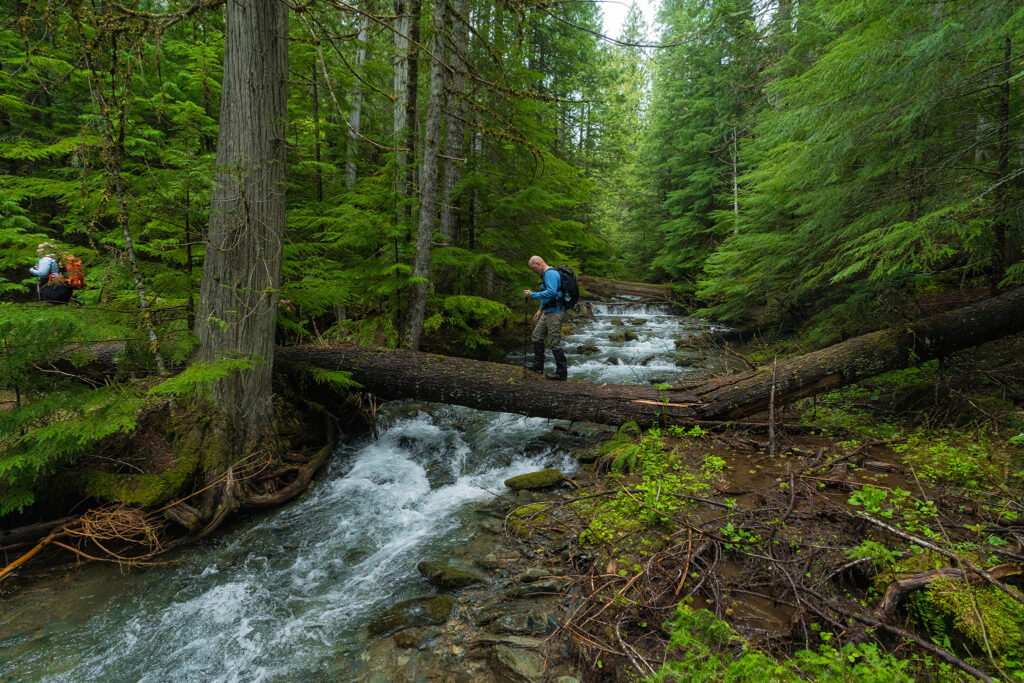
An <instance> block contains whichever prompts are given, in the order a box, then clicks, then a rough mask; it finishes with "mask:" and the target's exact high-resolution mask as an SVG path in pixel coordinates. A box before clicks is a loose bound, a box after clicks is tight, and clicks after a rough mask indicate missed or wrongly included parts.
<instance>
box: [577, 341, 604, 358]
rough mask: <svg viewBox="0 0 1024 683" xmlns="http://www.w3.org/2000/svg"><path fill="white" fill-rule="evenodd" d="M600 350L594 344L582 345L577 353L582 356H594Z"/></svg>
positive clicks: (578, 347)
mask: <svg viewBox="0 0 1024 683" xmlns="http://www.w3.org/2000/svg"><path fill="white" fill-rule="evenodd" d="M600 350H601V349H599V348H597V347H596V346H594V345H593V344H580V345H579V346H577V347H576V353H578V354H580V355H581V356H593V355H594V354H595V353H597V352H598V351H600Z"/></svg>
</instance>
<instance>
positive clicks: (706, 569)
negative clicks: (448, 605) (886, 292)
mask: <svg viewBox="0 0 1024 683" xmlns="http://www.w3.org/2000/svg"><path fill="white" fill-rule="evenodd" d="M774 352H775V349H764V348H762V349H755V348H749V347H748V348H746V349H740V350H739V353H741V354H743V356H744V357H746V358H748V359H749V358H755V359H756V358H758V357H761V358H764V357H768V358H770V357H771V356H772V355H773V354H774ZM1022 407H1024V338H1022V337H1012V338H1008V339H1004V340H1002V341H999V342H995V343H991V344H988V345H985V346H983V347H980V348H978V349H974V350H972V351H969V352H966V353H961V354H958V355H957V356H954V357H952V358H950V359H947V360H946V361H944V362H943V363H941V364H940V363H939V362H937V361H933V362H930V363H927V364H925V365H923V366H921V367H918V368H911V369H908V370H902V371H898V372H893V373H889V374H887V375H883V376H881V377H878V378H875V379H873V380H871V381H868V382H864V383H862V384H860V385H857V386H852V387H847V388H845V389H843V390H841V391H836V392H833V393H830V394H826V395H822V396H818V397H817V398H816V399H813V400H812V399H807V400H804V401H801V402H800V403H799V404H797V405H793V406H787V407H785V408H784V409H782V410H780V411H779V413H780V415H779V416H778V417H777V419H778V422H779V423H780V424H776V425H775V431H776V436H775V438H774V439H773V438H772V437H771V435H770V434H769V430H768V427H767V424H764V425H763V426H752V425H749V424H748V425H746V426H744V428H742V429H737V428H735V427H733V426H730V425H722V426H721V428H715V429H714V430H709V429H703V428H700V427H694V428H680V427H672V426H669V427H664V428H662V429H652V430H649V431H646V432H641V431H640V430H638V429H636V427H635V426H634V425H625V426H624V427H623V428H622V429H621V430H620V431H619V434H618V436H616V437H615V438H614V439H613V440H611V441H609V442H607V443H605V444H603V445H602V446H600V447H594V449H593V451H592V452H591V453H590V454H589V457H587V455H586V454H584V457H583V459H584V460H592V461H593V465H591V466H588V468H587V469H586V470H585V471H584V472H583V473H581V474H582V476H581V482H584V488H583V489H581V490H580V491H578V492H577V493H575V494H573V495H568V496H563V497H562V498H561V499H560V500H557V501H555V502H550V503H532V504H530V505H527V506H523V507H521V508H520V509H518V510H516V511H513V512H512V513H511V515H510V517H509V524H508V528H509V530H510V532H511V533H513V534H514V535H516V536H518V537H520V539H522V540H525V541H526V542H528V543H532V544H537V545H538V546H544V545H546V544H550V543H552V539H553V538H557V539H560V540H559V541H558V542H564V539H565V538H569V539H570V540H571V543H572V544H573V545H574V546H575V547H576V548H577V550H576V552H574V553H573V554H572V558H573V559H572V567H571V568H570V572H569V573H570V574H571V575H572V576H573V577H574V579H573V581H572V587H571V588H570V589H569V591H568V592H569V594H570V595H571V596H572V598H573V599H572V603H571V605H570V608H569V612H568V615H567V618H566V621H565V623H564V625H563V627H562V628H563V633H565V634H567V635H568V636H570V637H571V638H572V639H573V640H574V641H575V643H576V645H577V650H578V652H579V653H580V658H581V665H582V666H583V668H585V669H587V670H589V671H590V675H591V677H592V679H593V680H595V681H598V680H602V681H603V680H634V679H635V677H636V675H637V674H641V675H643V676H652V677H654V678H656V679H664V680H726V679H735V678H736V677H740V678H741V679H743V680H851V679H855V680H886V681H889V680H961V679H964V680H969V679H972V678H979V679H982V680H986V679H989V677H992V678H994V679H999V680H1024V660H1022V651H1021V648H1020V644H1021V643H1022V642H1024V596H1022V588H1024V581H1022V579H1024V577H1022V574H1021V571H1022V566H1024V565H1022V563H1024V435H1022V433H1024V410H1022ZM760 420H761V422H762V423H764V422H766V421H767V416H766V415H762V416H760ZM773 441H774V452H773V443H772V442H773Z"/></svg>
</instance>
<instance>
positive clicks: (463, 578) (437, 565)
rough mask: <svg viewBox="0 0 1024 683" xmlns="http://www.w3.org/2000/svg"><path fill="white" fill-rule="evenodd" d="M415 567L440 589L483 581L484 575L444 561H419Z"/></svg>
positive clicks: (445, 589) (451, 588)
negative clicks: (457, 567) (458, 567)
mask: <svg viewBox="0 0 1024 683" xmlns="http://www.w3.org/2000/svg"><path fill="white" fill-rule="evenodd" d="M416 569H417V570H418V571H419V573H420V574H422V575H423V576H424V577H425V578H426V579H427V581H429V582H430V583H432V584H433V585H434V587H435V588H437V589H438V590H442V591H451V590H458V589H460V588H465V587H466V586H472V585H473V584H475V583H483V581H484V577H482V576H480V575H479V574H477V573H476V572H469V571H466V570H465V569H456V568H455V567H452V566H449V565H447V564H445V563H444V562H420V563H419V564H418V565H416Z"/></svg>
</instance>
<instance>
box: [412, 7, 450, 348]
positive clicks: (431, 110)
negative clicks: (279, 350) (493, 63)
mask: <svg viewBox="0 0 1024 683" xmlns="http://www.w3.org/2000/svg"><path fill="white" fill-rule="evenodd" d="M447 14H448V3H447V2H446V0H438V2H437V3H436V4H435V5H434V36H433V38H432V40H431V43H430V52H431V53H432V54H433V55H434V59H433V60H432V61H431V63H430V102H429V104H428V105H427V123H426V126H425V130H424V138H423V186H422V190H421V192H420V208H419V225H418V227H419V229H418V230H417V236H416V259H415V261H414V262H413V268H412V276H413V277H414V278H422V281H420V282H417V283H416V284H415V285H414V293H413V301H412V306H411V307H410V310H409V332H408V340H409V348H411V349H412V350H414V351H415V350H417V349H419V345H420V338H421V336H422V334H423V316H424V313H425V312H426V308H427V287H428V282H427V281H426V280H427V278H428V277H429V276H430V246H431V241H432V240H433V238H434V212H435V209H436V204H437V185H438V183H437V176H438V173H437V167H438V163H437V161H438V152H439V147H440V144H439V143H440V137H441V112H442V110H443V108H444V90H445V82H446V80H447V78H446V75H447V70H446V68H445V65H444V64H443V63H442V62H441V59H442V56H443V55H444V31H445V19H446V15H447Z"/></svg>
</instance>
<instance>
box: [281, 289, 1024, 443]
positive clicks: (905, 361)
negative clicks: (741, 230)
mask: <svg viewBox="0 0 1024 683" xmlns="http://www.w3.org/2000/svg"><path fill="white" fill-rule="evenodd" d="M1021 331H1024V287H1022V288H1018V289H1015V290H1012V291H1010V292H1007V293H1005V294H1002V295H1000V296H998V297H994V298H991V299H987V300H985V301H982V302H979V303H976V304H973V305H970V306H966V307H964V308H960V309H957V310H954V311H948V312H945V313H940V314H937V315H933V316H929V317H927V318H924V319H922V320H918V321H916V322H914V323H909V324H907V325H901V326H899V327H894V328H890V329H887V330H881V331H878V332H872V333H870V334H866V335H863V336H860V337H855V338H853V339H849V340H847V341H845V342H842V343H840V344H836V345H835V346H830V347H828V348H825V349H822V350H820V351H815V352H813V353H809V354H806V355H803V356H799V357H796V358H792V359H789V360H785V361H781V362H779V363H778V364H777V365H776V367H775V368H774V370H773V369H772V368H771V367H767V368H761V369H758V370H751V371H749V372H744V373H737V374H733V375H728V376H725V377H720V378H716V379H713V380H709V381H703V382H691V383H686V384H682V385H676V386H673V387H671V388H669V389H668V390H665V391H660V390H658V389H656V388H654V387H648V386H618V385H609V384H597V383H593V382H582V381H574V380H570V381H568V382H551V381H548V380H545V379H544V378H543V377H541V376H540V375H538V374H535V373H531V372H528V371H526V370H525V369H523V368H519V367H516V366H510V365H502V364H499V363H487V362H483V361H474V360H467V359H464V358H452V357H448V356H440V355H436V354H429V353H417V352H414V351H408V350H403V349H383V348H376V347H355V346H351V347H339V348H327V347H320V348H304V347H293V348H280V349H278V350H277V353H276V356H275V369H276V370H277V371H280V372H285V373H298V372H302V371H303V369H304V368H309V367H316V368H325V369H331V370H345V371H348V372H351V373H352V379H354V380H355V381H357V382H359V383H360V384H361V385H362V386H363V387H364V388H365V389H366V390H367V391H370V392H373V393H375V394H377V395H379V396H381V397H384V398H415V399H420V400H426V401H436V402H439V403H453V404H456V405H463V406H468V407H471V408H480V409H482V410H498V411H506V412H513V413H520V414H523V415H530V416H535V417H549V418H562V419H567V420H578V421H590V422H599V423H605V424H623V423H625V422H629V421H631V420H632V421H636V422H637V423H638V424H641V425H650V424H655V423H658V422H661V421H667V422H673V423H687V422H692V421H695V420H735V419H739V418H743V417H747V416H749V415H752V414H755V413H758V412H761V411H763V410H765V409H766V408H767V407H768V403H769V398H770V395H771V389H772V385H773V384H774V386H775V401H776V404H777V405H782V404H784V403H788V402H790V401H793V400H796V399H799V398H803V397H806V396H811V395H813V394H815V393H818V392H822V391H827V390H830V389H833V388H835V387H839V386H843V385H846V384H852V383H854V382H857V381H859V380H863V379H866V378H868V377H873V376H875V375H879V374H881V373H884V372H888V371H890V370H896V369H899V368H904V367H908V366H911V365H913V364H915V363H920V362H923V361H927V360H930V359H933V358H939V357H943V356H947V355H949V354H952V353H955V352H957V351H961V350H963V349H967V348H970V347H972V346H976V345H978V344H981V343H984V342H987V341H991V340H993V339H998V338H1000V337H1003V336H1005V335H1008V334H1014V333H1019V332H1021ZM569 370H570V376H571V374H572V368H571V367H570V369H569ZM773 377H774V380H773Z"/></svg>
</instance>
